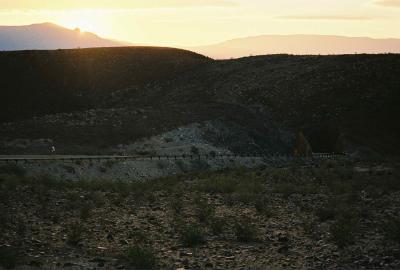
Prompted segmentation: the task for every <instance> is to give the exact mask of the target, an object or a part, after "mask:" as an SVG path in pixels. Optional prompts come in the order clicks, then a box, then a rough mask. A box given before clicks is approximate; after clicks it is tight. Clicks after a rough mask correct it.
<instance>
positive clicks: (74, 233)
mask: <svg viewBox="0 0 400 270" xmlns="http://www.w3.org/2000/svg"><path fill="white" fill-rule="evenodd" d="M83 231H84V229H83V226H82V224H81V223H80V222H74V223H72V224H70V225H69V227H68V228H67V242H68V244H70V245H73V246H77V245H78V244H79V242H80V241H81V240H82V237H83Z"/></svg>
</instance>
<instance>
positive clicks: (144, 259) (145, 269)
mask: <svg viewBox="0 0 400 270" xmlns="http://www.w3.org/2000/svg"><path fill="white" fill-rule="evenodd" d="M126 258H127V260H128V262H129V263H130V265H131V266H132V267H134V269H138V270H151V269H157V268H158V266H157V264H158V263H157V257H156V255H155V254H154V251H153V250H151V249H149V248H145V247H142V246H138V245H135V246H131V247H129V248H128V251H127V253H126Z"/></svg>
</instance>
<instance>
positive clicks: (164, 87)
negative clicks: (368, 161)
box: [0, 47, 400, 155]
mask: <svg viewBox="0 0 400 270" xmlns="http://www.w3.org/2000/svg"><path fill="white" fill-rule="evenodd" d="M0 60H1V61H2V63H4V65H2V66H1V68H2V71H1V72H2V73H3V74H4V78H5V81H4V82H3V85H4V87H3V88H2V91H1V93H0V95H1V96H0V102H1V104H0V105H1V106H0V108H1V117H2V119H1V120H0V121H1V122H2V124H1V129H0V141H1V142H2V145H0V152H1V153H2V154H7V153H13V154H15V153H26V154H32V153H37V151H39V150H38V149H32V147H26V148H22V149H21V148H19V149H17V148H18V147H14V148H13V147H12V145H13V144H17V145H21V144H20V143H19V142H21V140H22V141H23V140H30V141H34V142H37V141H38V140H41V141H43V140H50V141H52V142H53V144H55V145H56V146H57V149H59V150H60V151H61V153H66V154H73V153H77V152H80V153H91V154H97V153H100V152H107V151H108V150H109V149H115V148H116V147H117V146H118V145H121V144H122V145H129V144H134V143H135V142H137V141H140V140H142V139H143V138H149V137H152V136H157V135H160V134H163V133H165V132H168V131H173V130H176V129H177V128H180V127H184V126H189V125H191V124H195V123H203V122H213V123H216V122H218V123H220V124H219V126H221V128H220V131H219V132H217V134H215V133H214V134H211V133H210V134H209V135H210V136H209V141H211V142H213V145H214V146H216V147H222V148H226V149H227V150H229V151H233V152H236V153H240V152H245V151H247V152H250V151H263V152H265V153H271V152H280V153H288V152H291V151H292V149H293V145H292V142H293V137H294V136H295V135H296V133H297V132H299V131H302V132H303V133H304V134H305V136H306V138H307V139H308V140H309V142H310V144H311V146H312V148H313V150H314V152H343V151H345V152H357V151H360V149H364V150H366V151H364V150H363V152H365V153H367V152H368V153H374V154H376V153H378V154H380V155H382V154H383V155H397V151H398V149H400V147H399V144H398V140H397V138H398V137H399V135H400V131H399V126H398V125H397V124H396V123H397V121H396V120H397V115H399V113H400V112H399V106H398V104H399V103H400V95H399V91H398V89H400V81H399V78H398V76H397V74H399V72H400V58H399V57H398V55H392V54H387V55H383V54H382V55H343V56H290V55H271V56H258V57H248V58H242V59H236V60H225V61H213V60H211V59H209V58H206V57H203V56H201V55H198V54H195V53H191V52H188V51H182V50H177V49H168V48H148V47H132V48H99V49H82V50H59V51H32V52H3V53H1V54H0ZM21 97H23V98H21ZM221 132H224V133H226V134H229V133H233V136H232V137H231V136H226V139H227V140H226V141H225V142H223V143H222V144H223V145H221V143H220V142H221V140H220V138H219V137H218V133H221ZM14 140H19V141H17V142H13V141H14ZM238 142H244V143H243V144H241V145H238ZM28 144H29V143H28ZM339 145H340V147H339ZM33 148H34V147H33Z"/></svg>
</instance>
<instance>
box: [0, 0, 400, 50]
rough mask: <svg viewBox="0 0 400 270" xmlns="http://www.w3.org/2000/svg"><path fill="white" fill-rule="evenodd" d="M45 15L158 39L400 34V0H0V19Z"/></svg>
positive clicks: (22, 21) (119, 36)
mask: <svg viewBox="0 0 400 270" xmlns="http://www.w3.org/2000/svg"><path fill="white" fill-rule="evenodd" d="M43 22H53V23H56V24H59V25H61V26H65V27H68V28H71V29H74V28H80V29H81V30H83V31H89V32H93V33H96V34H98V35H100V36H102V37H106V38H112V39H116V40H122V41H128V42H132V43H135V44H151V45H163V46H200V45H207V44H214V43H218V42H222V41H225V40H230V39H234V38H239V37H247V36H257V35H263V34H282V35H287V34H320V35H342V36H357V37H359V36H367V37H372V38H400V0H279V1H272V0H79V1H78V0H0V25H26V24H33V23H43Z"/></svg>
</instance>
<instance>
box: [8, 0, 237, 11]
mask: <svg viewBox="0 0 400 270" xmlns="http://www.w3.org/2000/svg"><path fill="white" fill-rule="evenodd" d="M236 5H237V3H236V2H234V0H114V1H109V0H85V1H81V0H79V1H78V0H69V1H54V0H42V1H40V3H38V1H36V0H19V1H13V0H0V9H9V10H10V9H17V10H38V9H44V10H49V9H53V10H60V9H61V10H65V9H139V8H140V9H141V8H187V7H231V6H236Z"/></svg>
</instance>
